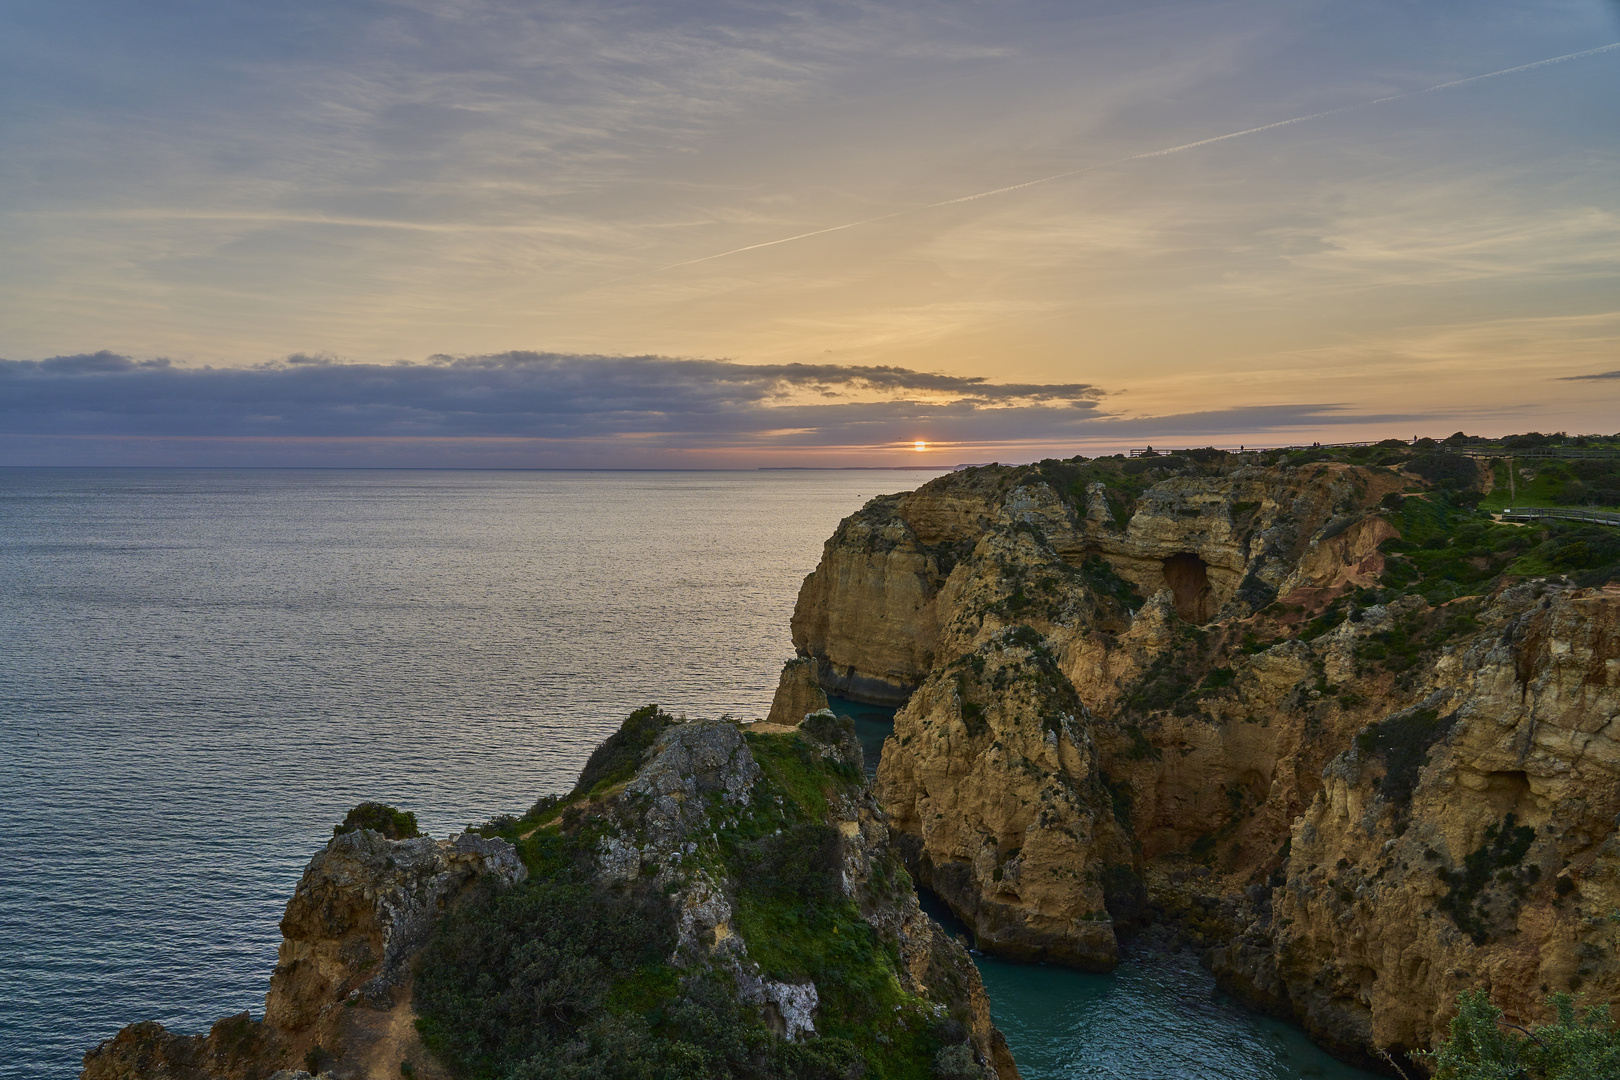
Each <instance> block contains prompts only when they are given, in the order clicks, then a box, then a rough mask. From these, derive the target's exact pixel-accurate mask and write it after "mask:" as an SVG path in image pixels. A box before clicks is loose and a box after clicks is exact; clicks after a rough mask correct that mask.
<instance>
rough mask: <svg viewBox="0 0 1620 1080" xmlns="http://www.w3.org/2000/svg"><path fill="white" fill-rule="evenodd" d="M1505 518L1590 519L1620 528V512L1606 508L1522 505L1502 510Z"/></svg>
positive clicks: (1596, 523)
mask: <svg viewBox="0 0 1620 1080" xmlns="http://www.w3.org/2000/svg"><path fill="white" fill-rule="evenodd" d="M1502 516H1503V517H1504V518H1558V519H1560V520H1563V521H1589V522H1591V523H1593V524H1594V525H1611V526H1614V527H1615V528H1620V514H1611V513H1609V512H1607V511H1605V510H1566V509H1563V508H1562V507H1547V506H1521V507H1517V508H1515V507H1511V506H1510V507H1508V508H1507V509H1506V510H1503V511H1502Z"/></svg>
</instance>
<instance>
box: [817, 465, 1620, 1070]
mask: <svg viewBox="0 0 1620 1080" xmlns="http://www.w3.org/2000/svg"><path fill="white" fill-rule="evenodd" d="M1332 457H1333V455H1329V454H1325V453H1324V454H1307V455H1301V456H1297V457H1296V458H1295V459H1293V460H1292V461H1291V460H1289V459H1287V458H1284V457H1281V456H1279V455H1271V456H1269V457H1258V456H1253V455H1251V456H1249V457H1247V458H1240V457H1237V456H1234V455H1224V454H1221V453H1220V452H1217V451H1208V452H1200V453H1199V454H1196V455H1183V456H1181V457H1176V458H1165V459H1157V460H1155V459H1136V460H1123V459H1114V460H1098V461H1086V460H1085V459H1080V458H1077V459H1074V460H1072V461H1047V462H1041V463H1038V464H1035V465H1031V466H1019V467H985V468H975V469H967V470H963V471H961V472H958V473H954V474H951V475H949V476H945V477H941V478H938V479H936V480H934V481H931V482H930V483H928V484H926V485H924V486H923V487H922V488H920V489H918V490H917V491H914V492H909V493H904V494H900V495H893V496H884V497H880V498H878V499H874V500H872V501H871V502H869V503H868V504H867V505H866V506H865V507H864V508H862V510H861V511H859V512H858V513H856V514H854V515H852V516H851V517H849V518H847V519H846V520H845V521H844V522H843V523H842V524H841V525H840V526H839V527H838V530H837V532H836V533H835V534H834V535H833V537H832V538H831V539H829V540H828V542H827V545H826V548H825V550H824V552H823V556H822V559H821V562H820V564H819V565H818V566H817V568H816V570H815V572H814V573H812V574H811V575H810V576H809V578H807V579H806V581H805V583H804V586H803V589H802V590H801V592H800V596H799V602H798V606H797V608H796V610H795V612H794V616H793V632H794V642H795V645H796V646H797V648H798V649H799V651H800V653H801V655H802V656H804V657H806V658H809V659H811V660H814V662H815V663H816V665H817V671H818V674H819V678H820V681H821V683H822V685H824V686H826V687H827V688H828V689H830V690H836V691H837V692H839V693H842V694H846V695H849V696H853V697H856V698H864V699H865V700H869V701H873V702H880V703H881V702H889V703H895V702H903V707H901V708H900V709H899V711H898V713H897V715H896V718H895V727H894V733H893V735H892V737H891V738H890V739H889V740H888V741H887V743H886V744H885V746H884V749H883V756H882V760H881V764H880V766H879V769H878V778H877V784H876V790H877V794H878V797H879V800H880V801H881V802H882V804H883V805H884V807H885V809H886V810H887V812H888V814H889V816H890V821H891V823H892V828H893V829H894V831H895V832H896V833H897V834H898V841H899V844H900V847H901V850H902V851H903V852H904V854H905V856H906V860H907V865H908V867H909V868H910V869H911V871H912V872H913V873H914V874H915V875H916V877H917V878H918V880H919V882H920V883H921V884H923V885H926V886H927V887H929V888H931V889H933V890H934V891H935V892H937V893H938V894H939V895H940V896H941V897H942V898H943V899H944V900H945V901H946V902H947V903H948V904H949V905H950V906H951V908H952V909H953V910H954V911H955V912H956V913H957V914H958V915H960V916H961V917H962V918H963V920H964V921H966V922H967V923H968V924H969V925H970V926H971V927H972V928H973V931H974V933H975V935H976V938H977V943H978V945H979V946H980V947H982V948H984V949H986V950H987V951H991V952H997V953H1001V954H1003V955H1007V956H1010V957H1014V958H1019V959H1029V960H1052V961H1058V962H1062V963H1066V964H1071V965H1074V966H1078V967H1083V968H1090V969H1107V968H1109V967H1111V966H1112V965H1114V964H1115V963H1117V962H1118V958H1119V956H1120V951H1121V948H1122V946H1124V945H1128V944H1129V943H1130V942H1131V941H1133V940H1155V939H1162V938H1163V937H1164V936H1165V935H1166V934H1172V933H1173V934H1174V935H1177V936H1179V938H1180V939H1181V940H1183V941H1187V942H1190V943H1192V944H1194V945H1195V946H1197V947H1200V948H1202V949H1204V950H1206V955H1207V957H1208V960H1209V962H1210V964H1211V965H1212V966H1213V968H1214V970H1215V971H1216V973H1217V975H1218V976H1219V977H1220V978H1221V980H1222V982H1223V984H1224V985H1225V986H1227V988H1228V989H1231V990H1233V991H1234V992H1236V993H1238V994H1240V995H1241V996H1243V997H1245V998H1246V999H1247V1000H1249V1001H1250V1002H1252V1003H1254V1004H1256V1005H1258V1006H1260V1007H1262V1008H1266V1009H1268V1010H1270V1011H1272V1012H1274V1013H1276V1014H1278V1015H1280V1016H1283V1017H1286V1018H1289V1019H1292V1020H1296V1021H1298V1022H1300V1023H1302V1024H1303V1025H1304V1026H1305V1027H1306V1029H1307V1031H1308V1032H1309V1033H1310V1034H1311V1035H1312V1036H1313V1037H1314V1038H1315V1039H1316V1040H1317V1041H1319V1042H1320V1043H1322V1044H1323V1045H1325V1046H1327V1047H1328V1048H1330V1049H1332V1050H1333V1051H1335V1052H1336V1053H1338V1054H1340V1055H1341V1056H1343V1057H1346V1058H1347V1059H1350V1060H1353V1061H1356V1062H1358V1063H1360V1064H1362V1065H1365V1066H1369V1067H1373V1068H1385V1067H1387V1066H1386V1064H1385V1058H1384V1057H1383V1056H1382V1055H1383V1054H1384V1053H1386V1052H1387V1053H1389V1054H1391V1055H1392V1056H1394V1057H1397V1058H1398V1057H1399V1055H1400V1054H1401V1053H1402V1052H1404V1051H1410V1050H1416V1049H1424V1048H1428V1047H1431V1046H1433V1045H1434V1044H1435V1042H1436V1041H1437V1040H1438V1039H1439V1038H1441V1037H1443V1035H1444V1032H1445V1027H1446V1024H1447V1023H1448V1021H1449V1017H1450V1016H1451V1014H1452V1013H1453V1012H1454V1011H1455V1002H1456V998H1457V995H1458V993H1459V992H1461V991H1464V990H1467V989H1470V988H1475V987H1483V988H1486V989H1488V990H1490V992H1491V993H1492V995H1493V996H1494V997H1495V999H1496V1000H1497V1001H1498V1002H1499V1003H1500V1004H1502V1006H1503V1007H1504V1008H1505V1009H1506V1011H1507V1013H1508V1018H1509V1019H1510V1020H1512V1021H1514V1022H1517V1023H1525V1024H1527V1023H1530V1022H1535V1021H1542V1020H1546V1019H1549V1013H1548V1011H1547V1006H1546V1005H1545V999H1546V997H1547V995H1548V994H1549V993H1552V992H1556V991H1564V990H1573V991H1579V992H1581V993H1584V994H1586V995H1588V998H1589V1000H1591V1001H1596V1002H1607V1001H1612V1000H1614V999H1615V997H1616V996H1617V994H1620V959H1617V950H1620V892H1617V891H1616V889H1617V888H1620V881H1617V879H1616V873H1617V867H1616V864H1615V859H1616V857H1617V856H1616V854H1615V853H1616V852H1617V851H1620V834H1617V832H1616V815H1617V814H1620V760H1617V759H1616V757H1615V753H1614V749H1615V747H1616V746H1617V745H1620V744H1616V743H1615V742H1613V741H1611V740H1613V739H1615V738H1620V736H1616V735H1615V734H1614V733H1615V731H1616V730H1620V729H1617V728H1616V727H1615V726H1614V724H1615V719H1616V716H1617V714H1620V636H1617V635H1616V633H1615V631H1614V629H1613V627H1614V625H1615V619H1616V617H1617V613H1620V590H1616V589H1615V588H1614V587H1612V586H1610V587H1599V586H1601V585H1602V582H1603V581H1604V580H1606V579H1607V578H1608V577H1610V576H1612V573H1613V569H1614V567H1613V563H1614V557H1615V552H1614V551H1611V550H1610V548H1612V547H1614V546H1615V544H1614V542H1613V540H1614V538H1612V537H1610V536H1608V535H1607V534H1602V530H1596V531H1595V532H1594V531H1593V530H1591V529H1588V530H1587V532H1580V531H1578V530H1575V529H1564V528H1562V527H1556V526H1548V527H1534V528H1526V527H1518V526H1513V525H1510V524H1503V523H1498V522H1495V521H1493V520H1492V519H1490V518H1489V516H1488V515H1484V514H1482V513H1479V512H1477V511H1476V510H1475V509H1474V506H1475V504H1477V502H1478V501H1479V496H1478V494H1477V493H1476V492H1473V491H1470V490H1469V484H1468V482H1466V481H1467V478H1468V477H1470V476H1473V475H1474V474H1475V466H1474V464H1473V463H1472V462H1471V461H1469V460H1468V459H1465V458H1458V459H1452V458H1451V456H1450V455H1443V454H1431V455H1429V456H1428V457H1427V458H1425V457H1424V456H1422V452H1421V451H1413V450H1411V449H1406V448H1393V447H1391V448H1365V449H1364V450H1358V451H1354V452H1352V453H1351V454H1349V455H1340V459H1339V460H1333V459H1332ZM1347 457H1353V458H1354V459H1355V460H1345V458H1347ZM1312 458H1315V459H1316V460H1312ZM1436 459H1438V463H1437V460H1436ZM1426 474H1429V475H1444V476H1445V478H1446V479H1445V482H1444V483H1430V482H1429V481H1428V480H1426V479H1425V475H1426ZM1459 477H1461V478H1462V482H1459V480H1458V478H1459ZM1588 533H1591V535H1588ZM1600 534H1601V535H1600ZM1558 571H1563V572H1562V573H1560V572H1558ZM1611 914H1613V915H1614V916H1615V917H1614V918H1612V919H1611V918H1610V916H1611ZM1408 1067H1410V1066H1408Z"/></svg>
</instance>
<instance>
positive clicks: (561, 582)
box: [0, 469, 1356, 1080]
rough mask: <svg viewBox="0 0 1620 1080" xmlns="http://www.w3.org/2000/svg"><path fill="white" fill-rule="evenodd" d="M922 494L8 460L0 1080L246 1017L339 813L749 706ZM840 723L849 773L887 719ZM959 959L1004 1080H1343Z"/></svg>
mask: <svg viewBox="0 0 1620 1080" xmlns="http://www.w3.org/2000/svg"><path fill="white" fill-rule="evenodd" d="M923 479H925V477H924V476H921V475H919V474H917V473H914V472H895V473H884V472H823V473H817V472H804V473H781V472H772V473H518V472H492V473H479V472H411V471H376V472H366V471H353V472H351V471H327V470H321V471H299V470H147V469H105V470H93V469H0V747H3V750H4V752H3V753H0V821H3V822H4V823H5V825H4V828H3V829H0V863H3V865H4V866H5V867H6V873H5V874H4V875H0V1076H3V1077H7V1078H9V1077H17V1078H19V1080H20V1078H24V1077H26V1078H28V1080H41V1078H45V1080H56V1078H67V1077H73V1076H76V1075H77V1074H78V1071H79V1056H80V1055H81V1054H82V1053H83V1052H84V1051H85V1050H86V1049H88V1048H89V1047H91V1046H93V1045H95V1043H97V1042H99V1041H100V1040H101V1039H104V1038H106V1037H108V1036H110V1035H112V1034H113V1033H114V1032H115V1031H117V1030H118V1028H119V1027H121V1026H122V1025H124V1024H126V1023H129V1022H131V1021H134V1020H146V1019H152V1020H159V1021H161V1022H163V1023H164V1024H167V1025H168V1026H169V1027H171V1028H172V1029H174V1030H178V1031H182V1032H195V1031H202V1030H205V1029H206V1027H207V1025H208V1023H209V1022H210V1021H212V1020H214V1019H217V1018H219V1017H221V1016H226V1015H230V1014H232V1013H236V1012H240V1011H242V1010H244V1009H247V1010H251V1011H252V1012H254V1013H255V1014H257V1013H260V1012H261V1011H262V1009H263V1003H264V992H265V988H266V984H267V981H268V978H269V974H270V969H271V967H272V966H273V965H274V964H275V959H276V946H277V944H278V942H279V940H280V934H279V932H278V929H277V923H278V922H279V920H280V917H281V911H282V908H283V906H284V905H285V903H286V901H287V897H288V896H289V895H290V894H291V892H292V888H293V885H294V884H295V883H296V882H297V880H298V876H299V874H300V873H301V872H302V870H303V867H304V865H305V863H307V862H308V860H309V857H310V855H311V854H312V853H313V852H314V851H315V850H316V849H317V848H318V847H319V846H320V845H321V843H322V842H323V838H324V837H326V836H329V835H330V832H331V826H332V824H333V823H334V822H336V821H338V820H340V819H341V817H342V815H343V813H344V811H345V810H346V809H347V808H348V807H350V806H353V805H354V804H355V803H356V802H359V801H360V800H362V799H373V798H375V799H383V800H386V801H389V802H393V803H395V804H397V805H399V806H402V807H406V808H409V809H411V810H414V811H415V812H416V813H417V816H418V819H419V820H420V821H421V822H422V824H423V826H424V827H425V828H427V829H429V830H430V831H432V832H433V833H434V834H435V835H439V836H443V835H445V834H447V833H449V832H451V831H452V830H456V829H458V828H459V827H461V826H463V825H465V824H466V823H468V822H473V821H482V820H484V819H485V818H487V817H489V816H490V815H491V814H495V813H502V812H509V811H521V810H523V809H524V808H526V807H527V806H529V805H530V804H531V803H532V802H533V801H534V799H535V798H536V797H537V796H538V795H541V794H544V793H547V792H554V791H560V790H566V789H567V788H568V787H569V786H570V785H571V784H572V782H573V779H574V777H575V776H576V775H577V773H578V770H579V767H580V766H581V764H583V762H584V760H585V757H586V756H587V755H588V754H589V753H590V751H591V748H592V747H593V746H594V745H595V744H596V743H597V742H598V741H599V740H601V739H602V738H604V737H605V736H606V735H608V734H609V733H610V732H612V731H613V730H614V729H615V728H616V727H617V726H618V724H619V721H620V720H621V719H622V718H623V717H624V715H625V714H626V713H627V712H629V711H630V710H631V709H633V708H635V707H637V706H639V705H643V704H646V703H647V702H650V701H655V702H658V703H659V704H661V705H663V706H664V707H666V708H668V709H670V710H672V711H675V712H685V713H689V714H690V715H693V716H717V715H721V714H724V713H731V714H733V715H736V716H739V717H754V716H763V715H764V714H765V712H766V711H767V709H768V708H769V705H770V698H771V692H772V690H773V689H774V688H775V686H776V681H777V676H778V673H779V672H780V670H781V664H782V661H783V660H784V659H785V658H787V657H788V656H790V655H791V653H792V645H791V643H790V642H789V640H788V616H789V614H790V613H791V611H792V608H793V603H794V600H795V598H796V596H797V594H798V588H799V584H800V582H801V581H802V580H803V578H804V575H805V574H807V573H808V572H809V571H810V570H811V569H813V568H814V566H815V564H816V561H817V559H818V558H819V557H820V554H821V546H822V543H823V541H824V540H825V539H826V538H827V536H829V535H830V534H831V533H832V531H833V529H834V527H835V526H836V525H837V523H838V520H839V519H840V518H842V517H843V516H845V515H846V514H849V513H851V512H853V511H854V510H856V509H857V508H858V507H859V506H860V505H861V504H862V503H863V502H864V501H865V500H866V499H868V498H870V497H871V496H873V495H876V494H880V493H883V492H892V491H901V490H906V489H909V488H912V487H915V486H916V485H917V484H919V483H921V482H922V481H923ZM841 711H846V712H851V713H853V714H854V715H855V716H856V719H857V725H858V733H859V734H860V736H861V738H862V741H863V744H864V745H866V746H867V747H868V749H869V752H870V753H872V754H874V755H875V753H876V751H877V750H878V749H879V748H880V747H881V744H882V738H883V736H884V735H885V734H886V732H887V730H888V725H889V723H890V714H889V713H888V712H887V710H874V709H869V708H865V707H860V706H852V707H844V708H842V709H841ZM872 760H874V761H875V760H876V759H875V756H874V758H873V759H872ZM982 964H983V967H984V971H985V978H986V982H987V983H989V984H990V986H991V994H992V998H993V1000H994V1002H995V1006H994V1007H995V1010H996V1014H997V1019H998V1022H1000V1023H1001V1024H1002V1025H1003V1027H1004V1028H1006V1030H1007V1032H1008V1036H1009V1039H1010V1040H1011V1042H1012V1045H1013V1048H1014V1051H1015V1052H1016V1053H1017V1055H1018V1057H1019V1060H1020V1062H1021V1064H1023V1066H1024V1075H1025V1076H1026V1077H1029V1078H1030V1080H1040V1078H1042V1077H1057V1076H1077V1075H1078V1076H1084V1075H1092V1074H1088V1073H1085V1072H1077V1071H1075V1070H1076V1069H1080V1068H1084V1067H1088V1066H1087V1065H1086V1064H1085V1063H1086V1062H1089V1061H1095V1062H1099V1063H1105V1064H1106V1065H1107V1066H1108V1067H1109V1068H1112V1069H1113V1070H1114V1073H1113V1075H1118V1076H1129V1077H1133V1078H1150V1077H1159V1076H1163V1077H1170V1076H1177V1077H1179V1076H1225V1075H1238V1074H1239V1073H1237V1072H1216V1071H1212V1070H1213V1069H1214V1068H1216V1067H1217V1066H1216V1065H1210V1066H1209V1067H1208V1068H1205V1069H1204V1070H1203V1071H1201V1072H1186V1071H1181V1072H1177V1071H1175V1070H1176V1069H1181V1068H1183V1066H1182V1065H1181V1064H1178V1063H1179V1062H1181V1061H1182V1060H1183V1059H1182V1057H1180V1056H1178V1055H1179V1054H1180V1050H1179V1049H1178V1044H1177V1040H1176V1039H1165V1040H1158V1041H1155V1039H1154V1038H1149V1037H1148V1033H1150V1032H1152V1031H1154V1030H1161V1031H1175V1032H1179V1033H1182V1034H1181V1035H1178V1036H1177V1038H1178V1039H1184V1040H1187V1041H1186V1045H1190V1046H1201V1047H1210V1048H1213V1049H1212V1050H1211V1052H1212V1053H1216V1052H1218V1053H1220V1054H1222V1055H1225V1057H1224V1058H1223V1060H1222V1061H1221V1062H1220V1063H1218V1065H1219V1067H1221V1068H1225V1067H1226V1066H1227V1065H1228V1064H1231V1065H1232V1066H1233V1067H1234V1068H1237V1069H1239V1071H1240V1072H1241V1073H1242V1074H1243V1075H1246V1076H1251V1077H1256V1078H1262V1080H1267V1078H1270V1077H1273V1076H1333V1077H1350V1076H1354V1075H1356V1074H1354V1073H1352V1072H1349V1071H1345V1070H1342V1069H1341V1070H1340V1071H1339V1072H1336V1073H1335V1072H1331V1071H1322V1072H1310V1071H1309V1070H1310V1069H1311V1068H1317V1067H1318V1066H1317V1065H1315V1064H1313V1063H1314V1062H1317V1061H1319V1060H1320V1055H1316V1057H1314V1058H1313V1057H1308V1056H1306V1055H1308V1054H1310V1053H1313V1052H1312V1051H1309V1050H1308V1049H1307V1048H1305V1047H1304V1045H1303V1043H1302V1041H1301V1040H1300V1039H1299V1036H1298V1034H1297V1033H1294V1032H1291V1031H1290V1029H1287V1028H1280V1027H1277V1026H1276V1025H1269V1026H1268V1024H1267V1022H1266V1021H1263V1020H1257V1019H1255V1018H1253V1017H1251V1016H1249V1015H1248V1014H1245V1013H1243V1012H1241V1011H1239V1010H1236V1009H1235V1008H1230V1007H1226V1006H1221V1005H1220V1004H1219V999H1214V998H1211V996H1210V994H1209V993H1208V992H1207V987H1206V988H1203V989H1201V987H1204V984H1203V983H1199V982H1198V981H1197V980H1198V979H1199V978H1201V977H1202V976H1201V973H1199V972H1197V970H1196V968H1194V969H1192V970H1191V971H1181V969H1179V968H1178V969H1176V970H1177V971H1178V972H1181V973H1180V974H1177V975H1175V976H1174V978H1171V977H1170V976H1167V975H1164V974H1163V973H1162V972H1161V973H1160V975H1158V976H1156V978H1158V979H1159V980H1160V982H1159V983H1158V984H1151V985H1150V984H1148V983H1143V982H1142V981H1141V980H1140V979H1138V978H1137V976H1136V975H1135V974H1134V973H1133V972H1134V969H1127V970H1123V971H1121V972H1120V973H1118V974H1117V975H1115V976H1104V977H1099V976H1084V975H1076V974H1074V973H1071V972H1065V971H1061V970H1057V969H1047V968H1040V967H1013V966H1006V965H997V964H995V963H994V962H991V961H982ZM1178 979H1180V980H1182V981H1179V982H1178V981H1176V980H1178ZM1166 980H1168V981H1166ZM1206 982H1207V979H1206ZM1154 985H1157V986H1159V990H1154V989H1153V986H1154ZM1211 1001H1214V1002H1215V1004H1213V1005H1212V1004H1210V1002H1211ZM1166 1025H1168V1026H1166ZM1290 1039H1292V1040H1293V1041H1292V1042H1291V1043H1290V1042H1289V1041H1288V1040H1290ZM1268 1040H1271V1041H1270V1042H1268ZM1272 1042H1277V1043H1278V1045H1281V1046H1282V1048H1283V1049H1282V1050H1277V1049H1276V1047H1274V1046H1273V1045H1272ZM1232 1048H1235V1049H1232ZM1279 1054H1281V1055H1283V1056H1281V1057H1279V1056H1278V1055H1279ZM1289 1055H1292V1056H1289ZM1277 1062H1284V1063H1290V1064H1286V1065H1276V1063H1277ZM1076 1063H1080V1064H1076ZM1321 1067H1322V1068H1323V1069H1332V1068H1337V1067H1336V1066H1332V1065H1329V1064H1325V1065H1322V1066H1321ZM1268 1068H1269V1069H1271V1070H1272V1071H1270V1072H1267V1071H1265V1070H1266V1069H1268ZM1278 1068H1283V1069H1284V1070H1285V1071H1277V1069H1278ZM1288 1068H1292V1069H1294V1070H1295V1071H1292V1072H1289V1071H1286V1069H1288ZM1095 1075H1103V1076H1106V1075H1109V1074H1108V1073H1106V1072H1104V1073H1095Z"/></svg>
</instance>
